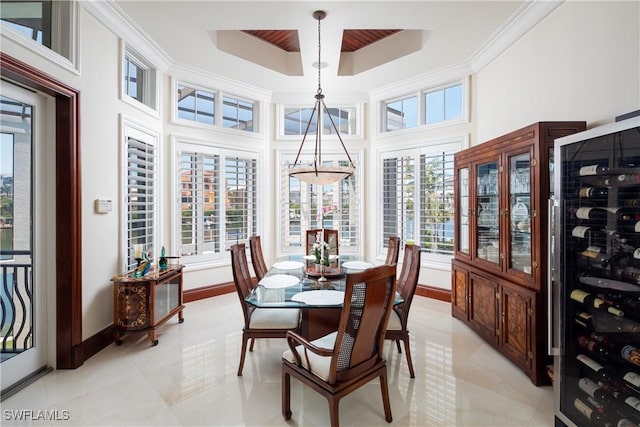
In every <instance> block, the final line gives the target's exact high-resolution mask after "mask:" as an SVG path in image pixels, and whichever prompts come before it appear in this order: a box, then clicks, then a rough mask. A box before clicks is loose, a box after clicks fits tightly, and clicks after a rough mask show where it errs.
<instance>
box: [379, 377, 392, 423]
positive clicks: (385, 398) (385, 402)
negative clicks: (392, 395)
mask: <svg viewBox="0 0 640 427" xmlns="http://www.w3.org/2000/svg"><path fill="white" fill-rule="evenodd" d="M380 390H381V391H382V406H384V419H385V420H387V422H388V423H390V422H391V421H393V417H392V416H391V402H390V401H389V386H388V384H387V370H386V369H384V370H383V371H382V372H381V374H380Z"/></svg>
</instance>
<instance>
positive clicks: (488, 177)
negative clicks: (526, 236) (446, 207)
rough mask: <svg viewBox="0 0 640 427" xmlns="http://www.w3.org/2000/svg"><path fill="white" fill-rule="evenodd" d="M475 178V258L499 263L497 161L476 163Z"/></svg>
mask: <svg viewBox="0 0 640 427" xmlns="http://www.w3.org/2000/svg"><path fill="white" fill-rule="evenodd" d="M476 178H477V186H478V188H477V192H476V194H477V197H476V206H475V212H476V219H477V222H476V225H477V227H476V242H477V244H476V258H480V259H485V260H487V261H490V262H493V263H496V264H500V222H499V219H500V204H499V185H498V162H497V161H495V162H489V163H483V164H480V165H478V166H477V168H476Z"/></svg>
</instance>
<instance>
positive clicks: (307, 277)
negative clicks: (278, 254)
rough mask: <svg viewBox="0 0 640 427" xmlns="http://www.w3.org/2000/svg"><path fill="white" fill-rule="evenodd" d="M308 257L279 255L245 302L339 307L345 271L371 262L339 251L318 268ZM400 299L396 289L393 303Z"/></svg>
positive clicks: (348, 271) (262, 306)
mask: <svg viewBox="0 0 640 427" xmlns="http://www.w3.org/2000/svg"><path fill="white" fill-rule="evenodd" d="M309 258H310V257H307V256H302V255H293V256H287V257H285V258H282V259H278V260H277V261H276V262H275V263H274V264H273V265H272V266H271V268H269V270H268V271H267V274H265V276H264V277H263V278H262V280H261V281H260V282H258V284H257V286H256V287H255V288H254V289H253V290H252V291H251V293H250V294H249V296H248V297H247V298H246V301H247V303H249V304H251V305H253V306H255V307H259V308H323V307H326V308H330V307H334V308H340V307H342V303H343V301H344V288H345V282H346V277H347V274H349V273H357V272H360V271H362V270H364V269H366V268H369V267H373V266H374V264H373V263H370V262H368V261H365V260H362V259H361V258H356V257H353V256H343V255H340V256H339V257H336V258H334V259H331V260H330V261H331V265H330V266H328V267H324V270H323V271H322V272H319V271H317V270H316V266H315V265H314V264H313V261H312V260H310V259H309ZM403 301H404V300H403V299H402V297H401V296H400V294H398V293H397V292H396V296H395V301H394V305H397V304H401V303H402V302H403Z"/></svg>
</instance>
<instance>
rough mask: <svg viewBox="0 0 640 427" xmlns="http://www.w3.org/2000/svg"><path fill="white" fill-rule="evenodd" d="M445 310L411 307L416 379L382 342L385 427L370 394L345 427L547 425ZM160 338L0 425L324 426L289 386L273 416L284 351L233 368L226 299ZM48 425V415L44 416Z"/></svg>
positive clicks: (540, 396) (235, 321)
mask: <svg viewBox="0 0 640 427" xmlns="http://www.w3.org/2000/svg"><path fill="white" fill-rule="evenodd" d="M450 309H451V308H450V305H449V304H448V303H444V302H441V301H436V300H432V299H428V298H423V297H416V298H415V299H414V303H413V306H412V308H411V314H410V318H409V325H410V330H411V334H412V352H413V358H414V366H415V370H416V378H415V379H414V380H411V379H410V378H409V374H408V370H407V365H406V360H405V358H404V353H403V354H401V355H398V354H397V352H396V350H395V345H393V344H392V343H391V342H387V345H386V353H387V359H388V365H389V388H390V390H389V391H390V395H391V408H392V412H393V423H392V424H387V423H386V421H385V420H384V414H383V411H382V402H381V397H380V387H379V384H378V383H377V381H375V382H372V383H370V384H368V385H367V386H365V387H364V388H361V389H359V390H358V391H356V392H354V393H352V394H351V395H349V396H347V397H346V398H344V399H343V400H342V401H341V405H340V422H341V425H343V426H387V425H394V426H492V427H497V426H509V427H516V426H522V427H532V426H541V427H542V426H552V425H553V391H552V388H551V387H535V386H533V385H532V384H531V382H530V381H529V379H528V378H527V377H526V376H525V375H524V374H523V373H522V372H521V371H520V370H519V369H518V368H516V367H515V366H514V365H513V364H511V363H510V362H509V361H508V360H507V359H505V358H504V356H502V355H500V354H499V353H497V352H496V351H495V350H493V349H492V348H491V347H490V346H489V345H487V344H486V343H485V342H484V341H483V340H481V339H480V338H479V337H478V336H477V335H476V334H475V333H474V332H472V331H471V330H470V329H469V328H468V327H466V326H465V325H464V324H463V323H461V322H460V321H459V320H457V319H454V318H452V317H451V314H450ZM184 314H185V322H184V323H183V324H178V322H177V317H176V318H175V319H171V320H169V321H168V322H167V323H166V324H165V325H164V326H162V327H161V328H160V330H159V340H160V343H159V344H158V346H157V347H150V344H149V340H148V339H147V338H146V335H143V334H138V335H126V336H125V337H124V343H123V345H122V346H116V345H115V344H112V345H110V346H109V347H107V348H105V349H104V350H103V351H101V352H100V353H98V354H97V355H95V356H93V357H92V358H90V359H89V360H87V361H86V362H85V363H84V365H83V366H81V367H80V368H79V369H76V370H68V371H65V370H62V371H54V372H52V373H50V374H48V375H46V376H44V377H43V378H41V379H40V380H38V381H36V382H35V383H33V384H31V385H30V386H28V387H27V388H25V389H24V390H22V391H20V392H19V393H17V394H16V395H14V396H12V397H10V398H8V399H7V400H5V401H4V402H2V414H1V416H2V422H0V424H2V425H3V426H7V427H8V426H13V425H36V426H44V425H56V426H67V425H68V426H205V425H207V426H287V425H288V426H303V425H304V426H326V425H328V423H329V411H328V407H327V403H326V401H325V400H324V399H323V398H322V397H321V396H320V395H319V394H317V393H316V392H314V391H312V390H310V389H308V388H304V387H303V386H302V385H301V384H300V383H299V382H297V381H295V380H292V402H291V405H292V412H293V417H292V419H291V420H290V421H289V422H286V421H285V420H284V419H283V418H282V415H281V413H280V404H281V400H280V397H281V396H280V391H281V390H280V382H281V380H280V375H281V365H280V356H281V354H282V352H283V351H284V350H285V347H286V344H285V341H284V340H274V339H270V340H258V341H256V344H255V348H254V352H253V353H248V356H247V359H246V361H245V367H244V375H243V376H242V377H238V376H236V371H237V368H238V361H239V354H240V343H241V327H242V314H241V311H240V307H239V306H238V300H237V296H236V295H235V294H227V295H223V296H220V297H216V298H211V299H207V300H201V301H196V302H192V303H189V304H187V306H186V309H185V312H184ZM11 410H32V411H33V412H34V413H36V411H40V410H47V411H53V410H57V411H58V415H59V416H60V418H62V415H63V414H66V415H68V419H67V420H59V421H43V420H37V421H33V420H32V421H16V420H13V419H7V414H8V412H7V411H11ZM49 413H51V412H49Z"/></svg>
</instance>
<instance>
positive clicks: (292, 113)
mask: <svg viewBox="0 0 640 427" xmlns="http://www.w3.org/2000/svg"><path fill="white" fill-rule="evenodd" d="M327 110H328V111H329V114H327V113H326V112H324V111H323V117H322V127H323V130H322V134H323V135H331V134H335V128H334V127H333V125H332V124H331V120H333V123H334V124H335V127H336V128H338V132H340V135H355V134H356V129H357V127H356V121H357V119H356V108H355V107H343V108H327ZM314 111H315V110H314V109H313V108H310V107H309V108H285V109H284V135H304V133H305V131H306V130H307V126H309V133H310V134H311V133H315V132H316V128H317V126H318V117H317V116H316V115H315V114H314V116H313V119H312V120H311V124H309V119H310V118H311V114H312V113H314Z"/></svg>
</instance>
